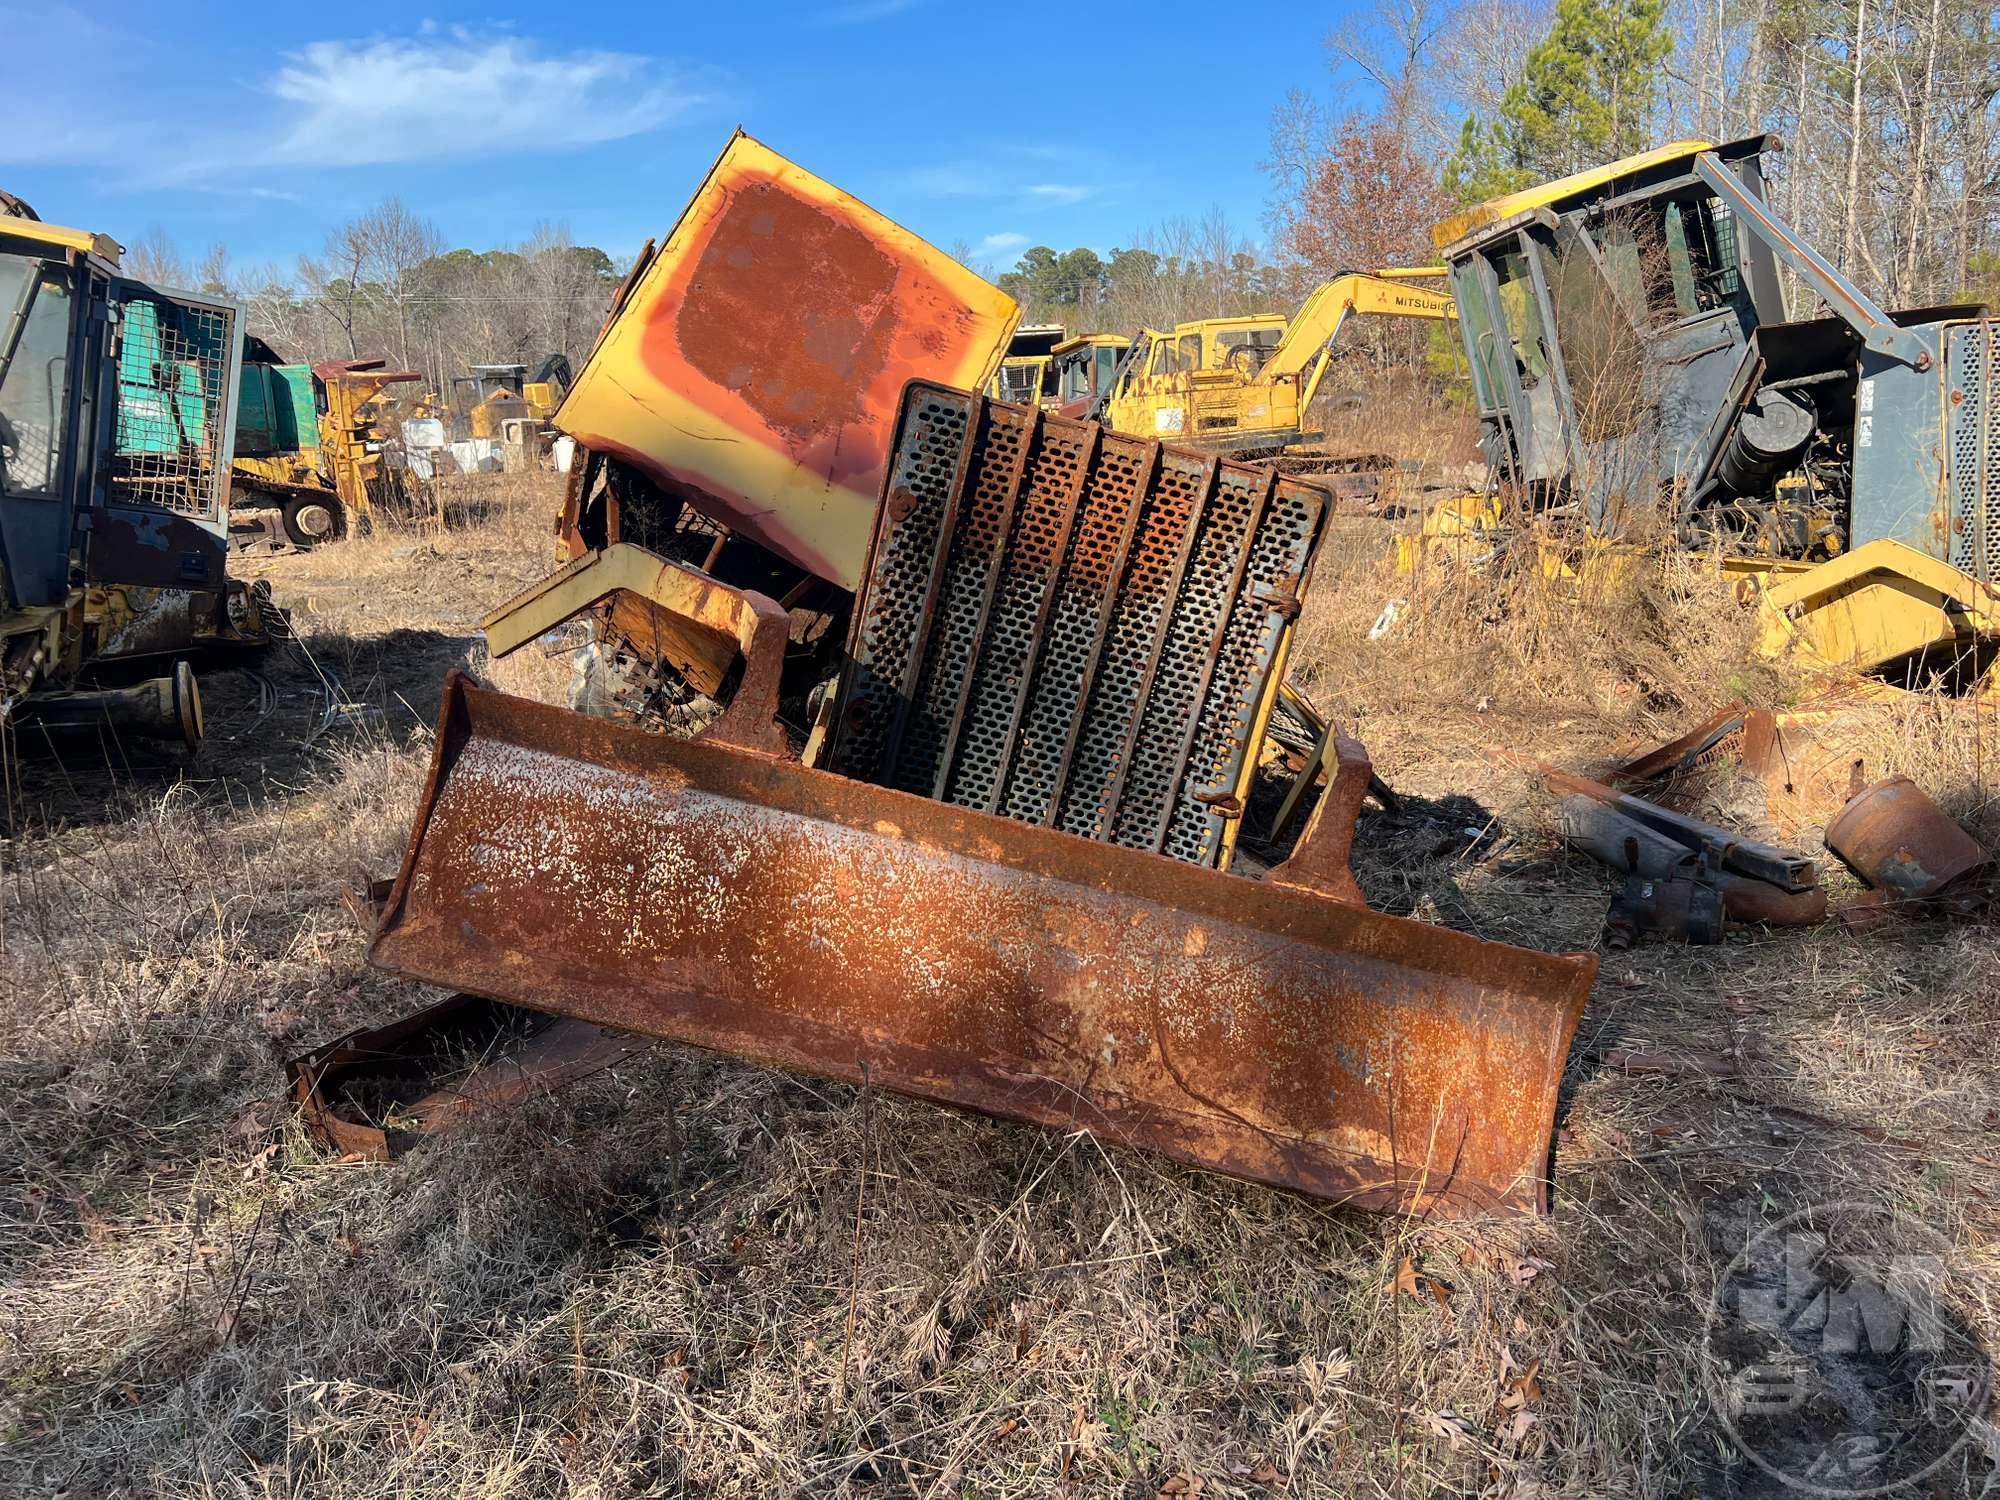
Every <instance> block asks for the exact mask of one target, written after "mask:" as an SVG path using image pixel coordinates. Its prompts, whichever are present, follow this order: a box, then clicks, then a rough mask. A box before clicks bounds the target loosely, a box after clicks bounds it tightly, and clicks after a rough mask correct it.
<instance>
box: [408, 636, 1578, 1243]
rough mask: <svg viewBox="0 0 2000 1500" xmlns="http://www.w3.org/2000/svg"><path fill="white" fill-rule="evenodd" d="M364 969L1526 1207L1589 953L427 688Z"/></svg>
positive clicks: (1444, 1198) (1251, 1167)
mask: <svg viewBox="0 0 2000 1500" xmlns="http://www.w3.org/2000/svg"><path fill="white" fill-rule="evenodd" d="M369 957H370V961H371V962H372V963H374V964H375V965H377V966H378V967H381V968H383V969H386V970H389V971H391V972H393V973H397V974H400V975H403V976H406V977H408V978H411V979H415V980H420V981H423V982H426V983H431V984H441V985H448V986H451V987H453V988H458V989H465V990H470V991H473V992H475V993H478V994H484V995H490V996H493V997H495V998H497V999H502V1000H508V1001H512V1002H514V1003H517V1004H523V1005H529V1006H533V1007H535V1008H538V1009H542V1010H548V1011H553V1012H556V1013H559V1014H565V1015H571V1016H576V1017H579V1018H581V1019H584V1020H589V1021H595V1022H597V1023H599V1024H601V1025H606V1026H614V1027H618V1028H620V1029H623V1030H627V1031H633V1032H639V1033H642V1034H647V1035H653V1036H661V1037H667V1038H671V1039H673V1040H676V1041H681V1042H688V1043H692V1044H694V1045H697V1046H701V1047H708V1048H714V1049H716V1050H719V1051H723V1052H730V1053H735V1054H738V1055H740V1056H743V1057H747V1058H752V1059H755V1060H757V1061H760V1062H764V1063H769V1064H774V1065H776V1066H779V1067H784V1068H792V1069H797V1070H800V1071H804V1072H808V1073H816V1074H822V1075H826V1076H830V1077H834V1078H841V1079H847V1080H850V1081H856V1082H866V1083H869V1084H872V1085H875V1086H878V1087H882V1088H886V1089H891V1090H894V1091H897V1092H900V1093H905V1094H912V1095H916V1096H919V1097H922V1098H926V1099H933V1100H937V1101H940V1102H944V1103H948V1104H954V1105H960V1106H963V1107H966V1108H969V1109H974V1110H979V1111H983V1112H985V1113H988V1114H993V1115H999V1116H1003V1117H1007V1118H1011V1119H1017V1120H1027V1121H1032V1122H1034V1123H1037V1124H1040V1125H1045V1126H1049V1127H1053V1128H1055V1129H1060V1130H1068V1129H1082V1130H1086V1131H1089V1132H1091V1133H1093V1134H1096V1135H1101V1136H1104V1137H1106V1138H1108V1139H1111V1140H1114V1141H1118V1142H1122V1143H1126V1144H1129V1145H1135V1146H1143V1147H1148V1148H1150V1149H1153V1150H1157V1151H1160V1152H1163V1153H1165V1154H1166V1155H1168V1156H1171V1157H1175V1158H1178V1159H1179V1160H1182V1161H1186V1162H1192V1163H1195V1164H1197V1165H1200V1166H1203V1167H1209V1168H1213V1169H1215V1170H1217V1171H1221V1172H1226V1173H1229V1174H1231V1175H1233V1176H1237V1177H1242V1178H1248V1179H1252V1180H1255V1181H1259V1182H1266V1183H1272V1184H1277V1185H1280V1186H1284V1187H1289V1188H1296V1189H1299V1190H1302V1191H1304V1192H1308V1193H1313V1194H1316V1195H1319V1196H1322V1197H1326V1198H1330V1199H1334V1200H1336V1201H1341V1202H1348V1203H1354V1204H1358V1205H1362V1206H1365V1207H1370V1208H1381V1209H1405V1210H1410V1211H1418V1212H1429V1211H1445V1212H1452V1213H1473V1212H1485V1211H1516V1212H1520V1211H1531V1210H1534V1209H1536V1208H1538V1207H1542V1206H1545V1204H1546V1192H1547V1182H1546V1176H1547V1171H1548V1162H1549V1149H1550V1132H1551V1129H1552V1126H1553V1121H1554V1115H1555V1107H1556V1088H1557V1084H1558V1081H1559V1080H1560V1078H1561V1076H1562V1070H1563V1060H1564V1057H1565V1055H1566V1053H1567V1051H1568V1049H1569V1044H1570V1039H1571V1036H1572V1034H1573V1033H1574V1030H1575V1027H1576V1022H1577V1018H1578V1015H1579V1014H1580V1013H1581V1011H1582V1008H1583V1004H1584V1000H1585V997H1586V996H1587V994H1588V993H1589V989H1590V984H1591V980H1592V978H1593V976H1594V974H1595V973H1596V968H1597V960H1596V959H1595V957H1593V956H1590V955H1570V956H1553V955H1549V954H1543V953H1534V952H1529V951H1526V950H1524V949H1518V948H1511V947H1507V946H1505V945H1503V944H1499V943H1490V942H1482V941H1480V940H1478V939H1476V938H1471V937H1467V936H1465V935H1463V934H1461V933H1456V932H1450V931H1447V930H1444V929H1440V928H1436V927H1430V926H1426V925H1424V924H1423V923H1419V922H1414V921H1410V920H1407V919H1403V918H1397V917H1389V916H1383V915H1381V914H1379V913H1375V912H1370V911H1368V910H1366V909H1365V908H1362V907H1359V906H1356V905H1351V904H1347V903H1344V902H1341V901H1336V900H1331V899H1328V898H1326V897H1325V896H1323V895H1319V894H1316V893H1314V892H1311V891H1304V890H1299V889H1293V888H1284V887H1281V886H1278V885H1276V884H1271V883H1259V882H1255V881H1250V880H1246V879H1242V878H1239V877H1235V876H1229V875H1224V874H1220V873H1218V872H1215V871H1210V870H1204V869H1200V868H1197V867H1195V866H1191V865H1187V864H1184V863H1181V862H1178V861H1175V860H1171V859H1166V858H1162V857H1161V856H1159V855H1155V854H1149V853H1143V852H1139V851H1135V850H1129V849H1122V848H1118V847H1116V846H1113V845H1109V844H1104V843H1099V842H1093V841H1089V840H1084V839H1079V838H1075V837H1071V836H1069V835H1066V834H1062V833H1059V832H1056V831H1053V830H1049V829H1042V828H1035V827H1029V826H1026V825H1023V824H1020V823H1016V822H1012V821H1009V820H1007V819H1005V818H1000V817H995V816H993V815H991V814H985V813H977V812H970V811H967V810H964V809H961V808H955V807H951V806H948V805H944V804H939V803H935V802H931V801H927V800H925V799H923V798H919V797H915V796H911V795H908V794H905V793H901V792H896V791H892V790H888V789H885V788H880V787H875V786H870V785H867V784H865V783H861V782H855V781H850V780H848V779H846V778H844V777H840V776H836V775H833V774H831V773H829V772H824V771H816V770H811V769H808V768H806V767H804V766H801V765H799V764H798V763H796V762H793V761H790V760H787V759H784V758H781V757H778V756H775V755H768V754H761V753H757V752H754V751H748V750H743V749H737V748H734V747H731V746H728V745H722V744H717V743H713V742H711V741H706V740H692V741H681V740H674V739H670V738H667V737H664V736H658V735H649V734H646V733H644V732H643V731H640V730H637V729H632V728H629V727H626V726H624V725H620V724H616V723H612V722H608V721H605V720H599V719H592V718H587V717H584V716H582V715H579V714H574V713H570V712H567V711H565V710H562V709H558V708H552V707H548V706H546V705H543V704H538V703H531V702H528V701H526V700H524V699H519V698H513V697H509V696H507V695H505V694H501V693H496V692H492V691H489V690H486V689H482V688H479V687H476V686H475V685H473V683H472V682H471V681H470V680H469V679H468V678H466V677H465V676H463V675H462V674H458V673H453V674H452V675H451V677H450V678H449V679H448V680H447V683H446V687H445V697H444V708H443V711H442V714H441V718H440V723H439V729H438V734H437V739H436V750H435V756H434V759H433V762H432V766H431V776H430V783H429V785H428V786H427V788H426V790H425V793H424V797H423V800H422V803H421V804H420V807H419V810H418V814H417V819H416V825H415V828H414V829H413V831H412V834H411V839H410V845H409V849H408V852H407V854H406V855H405V858H404V863H403V868H402V871H401V873H400V874H399V876H398V877H397V882H396V887H395V889H394V891H393V892H392V893H391V895H390V898H389V901H388V904H387V906H386V908H385V911H384V915H383V919H382V923H381V926H380V929H379V930H378V932H377V934H376V937H375V940H374V942H373V944H372V946H371V948H370V951H369Z"/></svg>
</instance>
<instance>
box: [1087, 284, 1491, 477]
mask: <svg viewBox="0 0 2000 1500" xmlns="http://www.w3.org/2000/svg"><path fill="white" fill-rule="evenodd" d="M1442 274H1443V273H1442V272H1440V271H1437V270H1434V269H1430V268H1418V269H1411V270H1394V271H1380V272H1366V273H1364V272H1356V273H1351V274H1349V275H1345V276H1337V277H1335V278H1334V279H1333V280H1331V281H1328V282H1326V283H1325V284H1324V285H1322V286H1320V287H1318V288H1317V289H1316V290H1314V292H1313V293H1312V295H1311V296H1309V297H1308V298H1306V301H1305V305H1304V306H1303V307H1301V308H1300V309H1299V313H1298V316H1297V317H1295V318H1292V319H1290V320H1287V319H1285V318H1283V317H1281V316H1278V315H1276V314H1258V315H1254V316H1250V317H1237V318H1203V319H1199V320H1197V321H1194V322H1190V323H1181V324H1177V325H1176V326H1175V327H1173V328H1172V329H1166V330H1160V329H1147V330H1145V331H1143V332H1142V333H1141V334H1140V337H1139V343H1140V345H1141V346H1142V347H1141V348H1138V349H1135V350H1133V351H1132V353H1131V356H1130V358H1129V360H1128V362H1127V364H1126V367H1125V370H1124V372H1123V373H1122V374H1121V375H1120V376H1119V378H1118V382H1117V384H1116V385H1115V386H1114V388H1113V389H1112V392H1111V398H1110V401H1109V404H1108V405H1107V407H1106V420H1107V421H1108V422H1109V424H1110V425H1111V427H1112V428H1113V429H1114V430H1116V431H1118V432H1129V433H1133V434H1135V435H1138V436H1143V437H1158V438H1161V439H1163V440H1166V441H1169V442H1176V443H1191V444H1193V445H1194V446H1196V447H1204V448H1216V449H1220V450H1224V451H1244V450H1255V449H1265V448H1268V449H1283V448H1285V447H1287V446H1289V445H1292V444H1297V443H1300V442H1307V441H1311V439H1312V435H1311V434H1310V433H1309V432H1308V431H1307V426H1308V420H1309V418H1308V414H1309V411H1310V409H1311V406H1312V401H1313V397H1314V396H1315V395H1316V394H1317V393H1318V391H1319V388H1320V383H1321V381H1322V380H1324V378H1325V376H1326V372H1327V369H1328V367H1329V365H1330V364H1331V363H1332V360H1333V350H1334V344H1335V342H1336V341H1337V340H1338V338H1339V336H1340V332H1341V330H1342V328H1344V327H1345V326H1346V323H1347V320H1348V319H1349V318H1350V317H1353V316H1356V315H1364V316H1375V317H1392V318H1420V319H1426V320H1430V321H1436V322H1441V321H1443V320H1445V319H1448V318H1451V317H1453V316H1455V313H1454V310H1453V306H1452V299H1451V295H1450V294H1449V293H1448V292H1444V291H1441V290H1439V289H1437V288H1435V287H1431V286H1425V285H1422V284H1421V283H1422V281H1423V280H1424V279H1426V278H1431V277H1437V276H1441V275H1442Z"/></svg>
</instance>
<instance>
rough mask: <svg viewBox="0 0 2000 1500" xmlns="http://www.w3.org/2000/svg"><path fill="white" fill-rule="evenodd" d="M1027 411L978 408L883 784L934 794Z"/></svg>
mask: <svg viewBox="0 0 2000 1500" xmlns="http://www.w3.org/2000/svg"><path fill="white" fill-rule="evenodd" d="M1027 429H1028V421H1027V417H1026V414H1025V413H1023V412H1022V411H1020V410H1019V409H1017V408H1014V407H1007V406H1000V405H996V404H992V403H989V404H987V405H985V406H983V407H982V408H981V409H980V413H979V441H978V442H977V444H976V445H975V446H974V448H973V458H972V468H971V470H970V473H971V481H970V483H969V485H968V486H967V493H966V494H965V495H963V496H962V497H961V498H960V501H959V505H958V513H957V516H956V519H955V525H954V526H953V529H952V533H951V545H950V546H949V547H947V548H946V549H944V557H945V566H944V580H943V584H942V586H941V587H940V588H939V590H938V596H937V603H936V606H935V612H934V614H933V616H932V618H931V622H930V630H929V632H928V636H927V639H926V640H925V643H924V647H923V656H922V660H921V662H920V663H919V669H918V673H917V691H916V695H915V697H914V698H913V699H912V701H911V704H910V713H909V718H908V721H907V722H906V723H905V724H904V726H903V731H902V735H901V738H900V740H899V742H898V743H897V745H896V746H895V749H894V752H893V755H892V758H891V768H890V772H889V784H890V785H891V786H894V787H896V788H897V789H899V790H901V791H905V792H917V793H920V794H922V795H925V796H930V795H934V794H935V792H936V789H937V786H938V783H939V779H940V774H941V772H942V771H943V770H944V769H945V766H944V752H945V743H946V741H947V740H948V739H950V738H951V737H952V736H953V734H954V732H955V731H956V729H957V726H958V718H959V711H960V708H961V705H963V704H964V702H965V685H966V680H967V678H968V676H969V675H970V673H971V671H972V665H973V661H974V659H975V657H976V656H977V655H978V652H979V646H980V640H981V636H982V634H983V630H984V626H985V621H986V610H987V605H988V603H989V601H990V600H991V598H992V592H993V584H994V580H995V577H996V575H997V573H998V571H999V566H1000V556H1001V549H1002V546H1003V545H1004V544H1005V542H1006V539H1007V532H1008V527H1009V525H1010V524H1011V522H1012V520H1013V516H1014V502H1015V501H1016V500H1017V499H1018V498H1019V496H1020V481H1021V462H1022V458H1023V450H1024V448H1025V446H1026V443H1027V438H1028V431H1027Z"/></svg>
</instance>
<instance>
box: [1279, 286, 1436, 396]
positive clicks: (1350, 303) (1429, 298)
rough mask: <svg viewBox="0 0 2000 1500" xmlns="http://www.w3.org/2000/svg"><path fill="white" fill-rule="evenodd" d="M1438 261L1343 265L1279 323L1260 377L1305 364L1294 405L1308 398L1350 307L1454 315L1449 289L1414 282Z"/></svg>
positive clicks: (1390, 314) (1296, 370)
mask: <svg viewBox="0 0 2000 1500" xmlns="http://www.w3.org/2000/svg"><path fill="white" fill-rule="evenodd" d="M1444 274H1445V273H1444V271H1443V269H1442V268H1441V267H1430V266H1420V267H1413V268H1409V269H1399V270H1387V271H1349V272H1347V273H1346V274H1345V275H1341V276H1336V277H1334V278H1333V279H1332V280H1331V281H1327V282H1323V283H1321V284H1320V286H1319V287H1317V288H1316V289H1315V290H1314V291H1313V294H1312V295H1311V296H1310V297H1308V298H1306V302H1305V306H1304V307H1302V308H1300V309H1299V315H1298V316H1297V317H1296V318H1294V319H1292V321H1291V323H1290V325H1289V326H1288V327H1287V328H1286V329H1285V336H1284V338H1282V339H1281V340H1279V342H1278V347H1277V349H1276V350H1275V351H1274V352H1273V353H1272V355H1271V358H1270V359H1269V360H1268V361H1266V363H1265V365H1264V370H1263V376H1264V378H1265V379H1267V380H1270V379H1280V378H1283V377H1284V376H1287V375H1297V374H1300V373H1302V372H1303V371H1304V370H1305V369H1306V367H1307V366H1308V365H1310V366H1311V367H1312V374H1311V376H1310V378H1308V379H1307V381H1306V383H1305V387H1304V389H1303V390H1301V391H1300V392H1299V410H1300V411H1301V412H1303V411H1304V410H1305V409H1306V407H1308V406H1309V405H1311V404H1312V398H1313V395H1314V393H1315V392H1316V391H1317V390H1318V389H1319V382H1320V377H1321V376H1323V375H1325V373H1326V367H1327V364H1328V361H1329V358H1330V354H1331V350H1332V346H1333V342H1334V340H1335V339H1337V338H1338V337H1339V336H1340V330H1341V329H1342V328H1343V327H1344V326H1345V325H1346V323H1347V320H1348V318H1349V317H1350V316H1352V315H1354V314H1356V313H1363V314H1373V315H1375V316H1378V317H1385V318H1429V319H1432V320H1434V321H1442V320H1443V319H1446V318H1455V317H1457V316H1458V309H1457V307H1456V306H1455V304H1454V303H1453V302H1452V300H1451V293H1449V292H1446V291H1440V290H1438V289H1436V288H1434V287H1428V286H1419V285H1416V283H1417V282H1419V281H1422V280H1425V279H1428V278H1431V277H1441V276H1443V275H1444Z"/></svg>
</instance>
